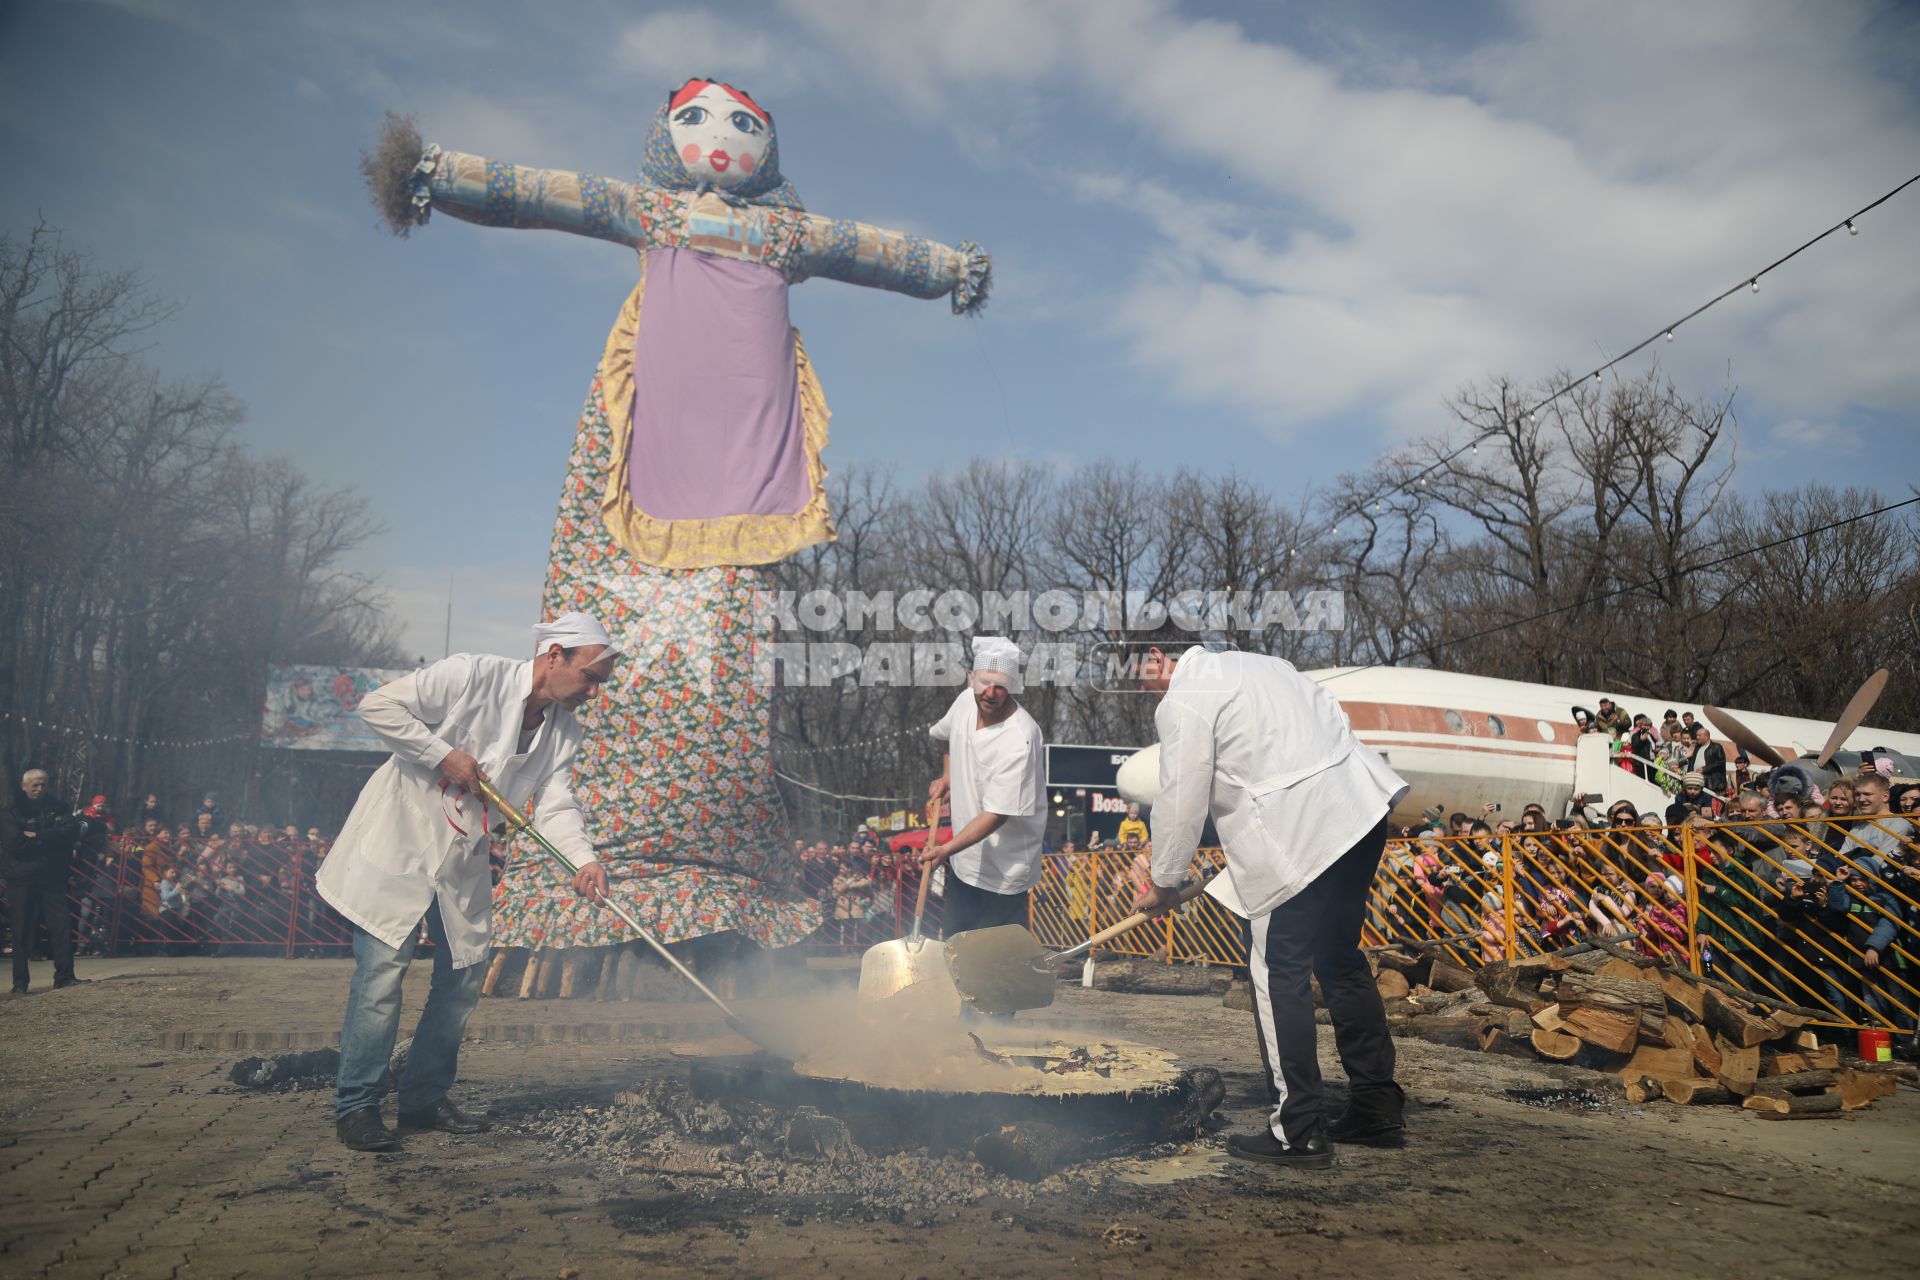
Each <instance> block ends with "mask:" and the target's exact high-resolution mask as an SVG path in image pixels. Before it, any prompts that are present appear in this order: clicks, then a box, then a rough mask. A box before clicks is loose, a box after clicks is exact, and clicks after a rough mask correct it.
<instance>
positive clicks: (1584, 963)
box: [1554, 949, 1614, 975]
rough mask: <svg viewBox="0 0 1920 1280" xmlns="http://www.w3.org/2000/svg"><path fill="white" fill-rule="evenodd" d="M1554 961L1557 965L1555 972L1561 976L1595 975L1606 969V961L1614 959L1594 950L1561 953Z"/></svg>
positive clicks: (1603, 952)
mask: <svg viewBox="0 0 1920 1280" xmlns="http://www.w3.org/2000/svg"><path fill="white" fill-rule="evenodd" d="M1556 959H1557V960H1558V961H1559V963H1558V964H1557V965H1556V966H1554V968H1555V971H1556V972H1559V973H1561V974H1562V975H1565V974H1568V973H1585V974H1595V973H1598V972H1600V970H1602V969H1604V968H1606V965H1607V961H1609V960H1611V959H1614V957H1613V956H1609V955H1608V954H1607V953H1606V952H1605V951H1601V950H1598V949H1595V950H1592V951H1573V950H1567V951H1563V952H1561V953H1560V954H1559V955H1558V956H1557V957H1556Z"/></svg>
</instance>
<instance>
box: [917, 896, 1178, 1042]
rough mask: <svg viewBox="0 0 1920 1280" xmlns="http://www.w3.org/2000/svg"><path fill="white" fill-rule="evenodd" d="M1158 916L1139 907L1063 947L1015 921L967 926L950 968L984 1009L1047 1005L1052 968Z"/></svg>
mask: <svg viewBox="0 0 1920 1280" xmlns="http://www.w3.org/2000/svg"><path fill="white" fill-rule="evenodd" d="M1212 879H1213V877H1212V876H1207V877H1206V878H1204V879H1200V880H1189V881H1187V883H1186V884H1185V885H1184V886H1182V887H1181V890H1180V897H1179V898H1178V899H1176V900H1175V902H1174V904H1173V905H1174V906H1176V907H1177V906H1180V905H1181V904H1182V903H1186V902H1191V901H1192V900H1193V899H1194V898H1196V897H1198V896H1199V895H1200V893H1201V892H1202V891H1203V890H1204V889H1205V888H1206V887H1207V884H1208V882H1209V881H1211V880H1212ZM1168 910H1172V908H1171V907H1170V908H1168ZM1161 914H1163V915H1164V914H1165V913H1164V912H1162V913H1161ZM1155 918H1156V917H1154V916H1149V915H1148V914H1147V913H1146V912H1144V911H1136V912H1134V913H1133V914H1132V915H1130V916H1128V917H1127V918H1126V919H1125V920H1122V921H1121V922H1120V923H1119V924H1116V925H1109V926H1108V927H1107V928H1105V929H1102V930H1101V931H1100V932H1098V933H1096V934H1094V935H1093V936H1092V937H1091V938H1088V939H1087V940H1086V941H1085V942H1083V943H1081V944H1080V945H1079V946H1076V947H1068V948H1067V949H1066V950H1065V951H1048V950H1047V949H1046V948H1045V947H1043V946H1041V945H1040V942H1039V940H1038V939H1037V938H1035V937H1034V936H1033V935H1032V934H1031V933H1028V932H1027V931H1026V930H1025V929H1023V928H1021V927H1020V926H1019V925H1017V924H1000V925H995V926H993V928H991V929H969V930H967V931H966V932H965V933H956V934H954V935H953V936H952V937H951V938H948V939H947V971H948V972H949V973H950V974H952V975H953V985H954V986H956V987H958V988H959V989H960V994H961V995H962V996H963V997H964V998H965V999H966V1001H967V1003H969V1004H971V1005H972V1006H973V1007H974V1008H976V1009H978V1010H980V1011H981V1012H982V1013H1012V1012H1014V1011H1015V1010H1018V1009H1044V1008H1046V1007H1047V1006H1048V1005H1050V1004H1052V1003H1053V989H1054V984H1055V979H1054V972H1055V970H1057V969H1058V968H1059V967H1060V966H1061V965H1063V964H1065V963H1067V962H1068V961H1070V960H1078V959H1079V958H1080V957H1081V956H1084V955H1087V954H1088V953H1090V952H1091V951H1092V950H1093V949H1094V948H1095V947H1097V946H1099V945H1100V944H1101V943H1103V942H1110V941H1112V940H1113V939H1115V938H1117V937H1119V936H1120V935H1121V934H1123V933H1127V932H1129V931H1130V930H1133V929H1137V928H1139V927H1140V926H1141V925H1143V924H1145V923H1146V922H1147V921H1149V920H1152V919H1155Z"/></svg>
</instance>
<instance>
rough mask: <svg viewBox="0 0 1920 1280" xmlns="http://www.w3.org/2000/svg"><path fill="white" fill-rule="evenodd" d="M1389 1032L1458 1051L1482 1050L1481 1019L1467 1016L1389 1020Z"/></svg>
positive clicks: (1429, 1016) (1415, 1016) (1424, 1016)
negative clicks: (1449, 1046) (1447, 1046)
mask: <svg viewBox="0 0 1920 1280" xmlns="http://www.w3.org/2000/svg"><path fill="white" fill-rule="evenodd" d="M1387 1030H1389V1031H1391V1032H1392V1033H1393V1034H1394V1035H1397V1036H1414V1037H1416V1038H1418V1039H1421V1040H1429V1041H1432V1042H1433V1043H1434V1044H1444V1045H1451V1046H1452V1047H1454V1048H1456V1049H1472V1050H1473V1051H1475V1052H1476V1053H1477V1052H1479V1049H1480V1019H1478V1018H1474V1017H1470V1016H1468V1015H1466V1014H1431V1013H1421V1014H1415V1015H1414V1016H1412V1017H1410V1018H1389V1019H1387Z"/></svg>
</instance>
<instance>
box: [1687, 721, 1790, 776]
mask: <svg viewBox="0 0 1920 1280" xmlns="http://www.w3.org/2000/svg"><path fill="white" fill-rule="evenodd" d="M1700 709H1701V710H1702V711H1704V712H1706V713H1707V719H1709V720H1711V721H1713V727H1714V728H1716V729H1718V730H1719V731H1720V732H1722V733H1724V734H1726V735H1727V736H1728V737H1729V738H1732V739H1733V740H1734V741H1735V742H1737V743H1739V744H1740V745H1741V746H1743V747H1745V748H1746V749H1747V754H1748V755H1750V756H1753V757H1754V758H1755V759H1758V760H1764V761H1766V762H1767V763H1768V764H1770V765H1772V766H1773V767H1774V768H1776V769H1777V768H1779V767H1780V766H1781V765H1783V764H1785V763H1786V761H1785V760H1784V759H1782V758H1781V755H1780V753H1779V752H1778V751H1775V750H1774V749H1773V748H1772V747H1771V746H1768V745H1767V740H1766V739H1765V738H1763V737H1761V736H1760V735H1759V734H1757V733H1755V732H1754V731H1753V730H1751V729H1749V728H1747V726H1745V725H1743V724H1741V723H1740V722H1739V721H1738V720H1736V719H1734V718H1733V716H1732V715H1730V714H1729V713H1727V712H1725V711H1722V710H1721V709H1720V708H1718V707H1702V708H1700Z"/></svg>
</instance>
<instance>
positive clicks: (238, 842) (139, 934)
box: [6, 770, 346, 989]
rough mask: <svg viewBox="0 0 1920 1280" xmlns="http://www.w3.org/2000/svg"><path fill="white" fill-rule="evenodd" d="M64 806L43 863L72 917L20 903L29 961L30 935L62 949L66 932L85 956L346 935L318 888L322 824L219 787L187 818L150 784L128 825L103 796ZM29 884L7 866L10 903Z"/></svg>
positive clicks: (17, 919)
mask: <svg viewBox="0 0 1920 1280" xmlns="http://www.w3.org/2000/svg"><path fill="white" fill-rule="evenodd" d="M41 772H42V771H39V770H34V771H32V773H31V774H30V775H29V777H31V776H32V774H41ZM42 776H43V777H44V775H42ZM13 803H14V808H15V810H16V811H18V810H21V809H22V808H23V806H26V805H27V803H28V798H27V786H26V785H25V784H24V783H23V786H22V788H21V789H20V790H19V791H18V792H17V793H16V795H15V797H14V802H13ZM42 807H44V805H43V806H42ZM57 807H58V813H57V815H56V816H55V817H54V818H53V819H52V822H53V823H54V824H55V825H56V826H57V830H58V831H59V832H60V838H59V845H60V848H61V856H60V857H59V859H58V861H57V864H53V865H50V866H49V867H48V868H47V869H45V870H43V871H42V872H41V873H40V874H41V878H43V879H46V880H48V881H50V882H51V883H54V884H57V885H58V886H59V889H60V897H61V900H62V901H61V905H62V906H63V907H64V908H65V910H64V916H65V919H64V920H57V919H56V918H55V914H56V913H55V912H53V911H50V910H49V911H42V912H40V913H39V915H38V917H37V918H35V917H23V916H22V915H21V913H20V912H19V911H18V910H17V909H16V910H14V911H13V912H12V916H11V920H10V925H11V927H10V928H9V930H8V935H7V940H6V941H7V947H8V949H9V951H11V952H12V953H14V954H16V955H19V956H21V957H22V960H23V962H24V957H25V955H26V950H25V949H24V948H23V947H22V945H21V939H22V938H32V939H34V940H35V941H36V942H37V941H38V940H39V938H40V937H42V936H44V938H45V944H46V945H47V946H49V947H50V948H52V949H53V950H54V952H55V955H56V959H57V956H58V947H57V946H55V944H54V935H55V934H56V933H57V932H65V933H66V936H67V937H69V938H70V939H71V941H72V944H73V946H74V949H75V950H77V951H78V953H79V954H81V955H102V954H107V953H109V952H111V953H114V954H137V953H152V952H165V953H167V954H190V953H197V952H217V953H220V954H262V955H266V954H284V953H285V952H286V950H287V948H288V947H289V945H290V944H291V943H295V942H303V943H306V944H308V945H311V946H324V945H327V944H329V943H332V942H337V941H342V940H344V939H345V938H346V930H345V927H344V924H343V923H342V922H341V921H340V920H339V918H338V917H337V916H336V915H334V913H333V912H332V911H331V910H330V909H329V908H328V907H327V906H326V904H325V903H324V902H322V901H321V900H320V899H319V897H318V896H317V895H316V894H315V893H314V892H313V876H314V872H315V871H316V870H317V868H318V867H319V864H320V862H321V860H322V859H323V858H324V857H325V856H326V852H327V849H328V847H329V841H328V839H327V838H326V837H325V836H323V834H322V833H321V831H320V830H319V829H318V828H316V827H307V828H301V827H298V826H293V825H283V826H275V825H272V824H267V823H247V822H234V821H231V820H230V819H229V818H228V817H227V815H226V813H225V811H224V810H223V808H222V806H221V805H220V802H219V799H218V797H217V796H216V795H213V794H208V795H206V796H205V797H204V798H203V799H202V800H201V802H200V803H199V805H198V806H197V807H195V808H194V809H193V810H192V811H191V812H190V813H188V814H186V815H185V816H184V818H182V819H180V820H177V821H176V820H174V819H173V816H172V815H170V814H169V813H168V812H167V811H166V809H165V807H164V806H163V805H162V803H161V801H160V797H158V796H157V795H151V794H150V795H147V796H145V797H144V798H143V799H142V801H141V802H140V804H139V805H137V806H136V807H135V809H134V817H133V818H132V819H131V820H130V821H128V822H127V823H126V824H125V825H124V826H123V825H122V824H121V823H120V822H119V821H117V820H116V817H115V815H114V812H113V810H112V809H111V808H110V807H109V805H108V803H107V798H106V797H105V796H94V797H93V798H92V799H91V800H90V801H89V802H88V803H87V804H86V805H84V806H82V807H79V808H77V809H72V808H70V807H68V806H57ZM28 883H29V881H28V880H27V879H26V878H25V877H22V876H19V875H13V876H9V877H7V884H6V888H7V893H8V900H9V905H10V906H12V905H13V904H15V903H17V902H18V901H19V899H20V889H21V888H22V887H23V886H25V885H27V884H28ZM33 883H36V884H37V883H38V881H35V882H33ZM36 926H39V927H36ZM61 926H64V930H63V929H62V928H61ZM43 930H44V934H43ZM18 972H19V968H16V973H18ZM21 985H22V984H21V983H20V982H18V981H16V989H19V987H20V986H21Z"/></svg>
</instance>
